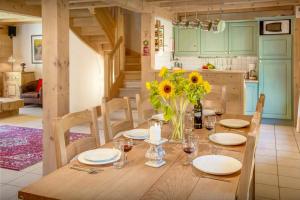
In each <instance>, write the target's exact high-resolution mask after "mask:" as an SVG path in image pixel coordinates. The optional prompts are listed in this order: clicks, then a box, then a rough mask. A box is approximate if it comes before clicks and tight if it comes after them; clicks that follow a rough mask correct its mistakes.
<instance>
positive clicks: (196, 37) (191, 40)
mask: <svg viewBox="0 0 300 200" xmlns="http://www.w3.org/2000/svg"><path fill="white" fill-rule="evenodd" d="M174 38H175V55H176V56H197V55H199V54H200V29H198V28H197V29H195V28H179V27H174Z"/></svg>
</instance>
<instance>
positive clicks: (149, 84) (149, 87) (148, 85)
mask: <svg viewBox="0 0 300 200" xmlns="http://www.w3.org/2000/svg"><path fill="white" fill-rule="evenodd" d="M146 88H147V89H148V90H150V89H151V83H150V82H146Z"/></svg>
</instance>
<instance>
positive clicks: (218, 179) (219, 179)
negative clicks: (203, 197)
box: [200, 174, 230, 182]
mask: <svg viewBox="0 0 300 200" xmlns="http://www.w3.org/2000/svg"><path fill="white" fill-rule="evenodd" d="M200 177H201V178H207V179H213V180H217V181H224V182H230V180H227V179H221V178H216V177H211V176H205V175H202V174H201V175H200Z"/></svg>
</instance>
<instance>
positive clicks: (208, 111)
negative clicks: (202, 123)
mask: <svg viewBox="0 0 300 200" xmlns="http://www.w3.org/2000/svg"><path fill="white" fill-rule="evenodd" d="M203 115H204V116H210V115H216V112H215V110H212V109H203Z"/></svg>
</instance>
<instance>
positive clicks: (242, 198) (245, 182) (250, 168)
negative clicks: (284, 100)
mask: <svg viewBox="0 0 300 200" xmlns="http://www.w3.org/2000/svg"><path fill="white" fill-rule="evenodd" d="M260 122H261V113H259V112H256V113H254V115H253V118H252V120H251V126H250V132H249V133H248V136H247V143H246V149H245V155H244V159H243V167H242V171H241V175H240V182H239V186H238V190H237V199H238V200H248V199H251V198H250V197H251V196H254V195H255V194H254V191H251V188H254V184H255V183H254V173H255V172H254V168H255V167H254V166H255V151H256V145H257V140H258V138H259V132H260V131H259V130H260Z"/></svg>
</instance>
